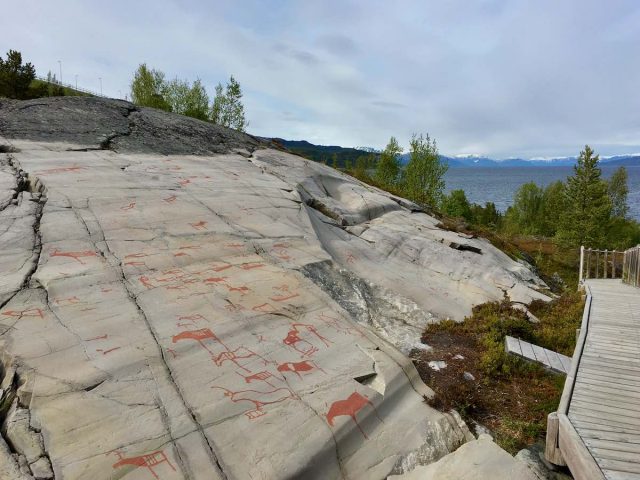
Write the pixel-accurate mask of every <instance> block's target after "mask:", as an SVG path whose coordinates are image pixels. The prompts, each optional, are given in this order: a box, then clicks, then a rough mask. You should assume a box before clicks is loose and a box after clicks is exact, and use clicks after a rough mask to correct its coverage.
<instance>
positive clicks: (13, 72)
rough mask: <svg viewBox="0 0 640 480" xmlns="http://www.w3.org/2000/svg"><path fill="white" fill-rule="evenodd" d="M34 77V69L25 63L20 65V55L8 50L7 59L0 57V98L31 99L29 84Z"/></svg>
mask: <svg viewBox="0 0 640 480" xmlns="http://www.w3.org/2000/svg"><path fill="white" fill-rule="evenodd" d="M35 77H36V69H35V68H34V66H33V65H32V64H31V63H29V62H27V63H25V64H24V65H23V64H22V54H21V53H20V52H17V51H15V50H9V52H8V53H7V59H6V60H3V59H2V57H0V97H8V98H17V99H21V100H22V99H27V98H33V96H34V95H33V94H32V93H33V92H32V91H30V86H31V82H32V81H33V79H34V78H35Z"/></svg>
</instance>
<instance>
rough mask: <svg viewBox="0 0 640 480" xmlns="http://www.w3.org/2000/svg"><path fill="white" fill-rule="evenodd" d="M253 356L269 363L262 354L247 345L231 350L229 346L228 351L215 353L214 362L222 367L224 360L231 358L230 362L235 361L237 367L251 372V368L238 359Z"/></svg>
mask: <svg viewBox="0 0 640 480" xmlns="http://www.w3.org/2000/svg"><path fill="white" fill-rule="evenodd" d="M225 348H227V347H225ZM252 357H258V358H260V359H262V362H263V363H264V364H265V365H267V364H268V363H269V362H268V361H267V360H265V359H264V357H262V356H261V355H258V354H257V353H256V352H254V351H253V350H249V349H248V348H246V347H238V348H236V349H235V350H229V349H228V348H227V351H226V352H222V353H220V354H218V355H214V356H213V357H212V358H213V363H215V364H216V365H217V366H218V367H221V366H222V364H223V363H224V362H226V361H227V360H229V361H230V362H233V363H234V364H235V365H236V367H238V368H241V369H242V370H244V371H245V372H251V370H249V369H248V368H246V367H244V366H242V365H240V363H238V360H239V359H241V358H252Z"/></svg>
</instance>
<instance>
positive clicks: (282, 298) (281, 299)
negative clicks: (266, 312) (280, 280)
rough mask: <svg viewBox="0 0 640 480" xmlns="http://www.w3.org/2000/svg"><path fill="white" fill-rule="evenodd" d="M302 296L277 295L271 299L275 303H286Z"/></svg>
mask: <svg viewBox="0 0 640 480" xmlns="http://www.w3.org/2000/svg"><path fill="white" fill-rule="evenodd" d="M299 296H300V295H299V294H297V293H292V294H291V295H277V296H275V297H270V299H271V300H273V301H274V302H284V301H285V300H291V299H292V298H295V297H299Z"/></svg>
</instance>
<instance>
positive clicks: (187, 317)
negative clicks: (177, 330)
mask: <svg viewBox="0 0 640 480" xmlns="http://www.w3.org/2000/svg"><path fill="white" fill-rule="evenodd" d="M178 320H191V321H192V322H197V321H199V320H204V321H205V322H206V321H207V319H206V318H205V317H204V316H203V315H200V314H199V313H196V314H194V315H181V316H179V317H178Z"/></svg>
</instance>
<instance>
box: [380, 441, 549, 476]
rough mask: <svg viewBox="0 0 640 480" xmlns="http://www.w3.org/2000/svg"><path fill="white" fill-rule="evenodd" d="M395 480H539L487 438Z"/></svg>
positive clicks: (522, 464) (469, 444) (466, 445)
mask: <svg viewBox="0 0 640 480" xmlns="http://www.w3.org/2000/svg"><path fill="white" fill-rule="evenodd" d="M390 479H397V480H478V479H486V480H489V479H491V480H516V479H517V480H539V478H538V477H537V476H536V475H535V474H534V473H533V472H532V471H531V470H530V469H529V468H527V466H526V465H525V464H524V463H523V462H521V461H519V460H516V459H515V458H513V457H512V456H511V455H509V454H508V453H507V452H505V451H504V450H502V449H501V448H500V447H499V446H498V445H496V444H495V443H493V440H492V439H491V437H490V436H489V435H480V437H479V438H478V439H477V440H473V441H471V442H469V443H466V444H464V445H463V446H461V447H460V448H459V449H458V450H456V451H455V452H453V453H450V454H449V455H446V456H445V457H443V458H441V459H440V460H438V461H437V462H435V463H432V464H431V465H427V466H419V467H416V468H415V469H414V470H413V471H411V472H409V473H406V474H404V475H392V476H391V477H390Z"/></svg>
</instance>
